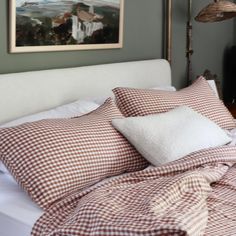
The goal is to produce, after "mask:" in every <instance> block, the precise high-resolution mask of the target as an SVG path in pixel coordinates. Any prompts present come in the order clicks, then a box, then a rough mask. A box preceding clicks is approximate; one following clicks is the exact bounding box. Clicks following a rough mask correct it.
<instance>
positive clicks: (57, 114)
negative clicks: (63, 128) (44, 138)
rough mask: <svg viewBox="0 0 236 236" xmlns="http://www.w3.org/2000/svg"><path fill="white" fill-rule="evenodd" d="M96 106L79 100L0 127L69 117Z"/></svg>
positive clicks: (96, 105)
mask: <svg viewBox="0 0 236 236" xmlns="http://www.w3.org/2000/svg"><path fill="white" fill-rule="evenodd" d="M98 107H99V105H98V104H96V103H95V102H90V101H84V100H79V101H76V102H72V103H69V104H66V105H62V106H59V107H56V108H54V109H51V110H48V111H43V112H40V113H36V114H33V115H29V116H25V117H22V118H19V119H17V120H14V121H11V122H8V123H5V124H4V125H1V126H0V128H6V127H13V126H17V125H21V124H24V123H26V122H33V121H37V120H43V119H53V118H70V117H73V116H81V115H84V114H86V113H88V112H91V111H93V110H95V109H97V108H98Z"/></svg>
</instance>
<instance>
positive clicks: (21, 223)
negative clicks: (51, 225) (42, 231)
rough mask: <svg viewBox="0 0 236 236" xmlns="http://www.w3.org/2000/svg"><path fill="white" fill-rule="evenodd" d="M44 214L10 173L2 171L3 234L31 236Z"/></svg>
mask: <svg viewBox="0 0 236 236" xmlns="http://www.w3.org/2000/svg"><path fill="white" fill-rule="evenodd" d="M42 214H43V211H42V210H41V209H40V208H38V207H37V205H35V204H34V203H33V202H32V201H31V200H30V198H29V197H28V196H27V194H26V193H25V192H23V190H21V188H20V187H19V186H18V185H17V184H16V182H15V181H14V180H13V178H12V177H11V176H10V175H7V174H2V173H0V235H1V236H29V235H30V232H31V229H32V227H33V225H34V223H35V222H36V220H37V219H38V218H39V217H40V216H41V215H42Z"/></svg>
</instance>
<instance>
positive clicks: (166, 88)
mask: <svg viewBox="0 0 236 236" xmlns="http://www.w3.org/2000/svg"><path fill="white" fill-rule="evenodd" d="M150 89H155V90H163V91H173V92H174V91H176V88H175V87H174V86H171V85H165V86H158V87H153V88H150ZM110 97H112V98H113V99H114V100H115V96H114V95H113V94H112V95H111V96H110ZM107 99H108V97H107V96H98V97H87V98H86V100H89V101H93V102H95V103H96V104H98V105H102V104H103V103H104V102H105V101H106V100H107Z"/></svg>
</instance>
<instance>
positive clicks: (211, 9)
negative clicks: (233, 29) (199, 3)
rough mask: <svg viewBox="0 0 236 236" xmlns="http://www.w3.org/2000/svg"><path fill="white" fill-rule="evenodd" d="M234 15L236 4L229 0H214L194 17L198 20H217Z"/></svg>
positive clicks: (226, 18)
mask: <svg viewBox="0 0 236 236" xmlns="http://www.w3.org/2000/svg"><path fill="white" fill-rule="evenodd" d="M235 16H236V4H235V3H233V2H230V1H224V0H215V1H214V2H213V3H210V4H209V5H207V6H206V7H204V8H203V9H202V10H201V11H200V12H199V13H198V15H197V16H196V17H195V20H196V21H199V22H204V23H206V22H217V21H224V20H228V19H231V18H233V17H235Z"/></svg>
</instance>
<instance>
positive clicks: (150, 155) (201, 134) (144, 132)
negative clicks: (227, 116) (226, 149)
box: [112, 106, 231, 166]
mask: <svg viewBox="0 0 236 236" xmlns="http://www.w3.org/2000/svg"><path fill="white" fill-rule="evenodd" d="M112 124H113V126H114V127H115V128H116V129H117V130H118V131H120V132H121V133H122V134H123V135H124V136H125V137H126V138H127V139H128V140H129V141H130V143H131V144H133V145H134V147H135V148H136V149H137V150H138V151H139V152H140V153H141V154H142V155H143V157H144V158H146V159H147V160H148V161H149V162H151V163H152V164H153V165H155V166H159V165H162V164H165V163H168V162H171V161H174V160H177V159H180V158H182V157H184V156H186V155H188V154H190V153H192V152H195V151H199V150H201V149H205V148H210V147H217V146H221V145H224V144H227V143H229V142H230V141H231V138H230V137H228V136H227V134H226V133H225V131H224V130H223V129H221V128H220V127H219V126H218V125H217V124H215V123H214V122H212V121H211V120H209V119H208V118H206V117H204V116H202V115H201V114H199V113H197V112H195V111H194V110H192V109H191V108H189V107H187V106H180V107H177V108H175V109H173V110H171V111H169V112H166V113H162V114H157V115H149V116H143V117H128V118H124V119H114V120H112Z"/></svg>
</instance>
